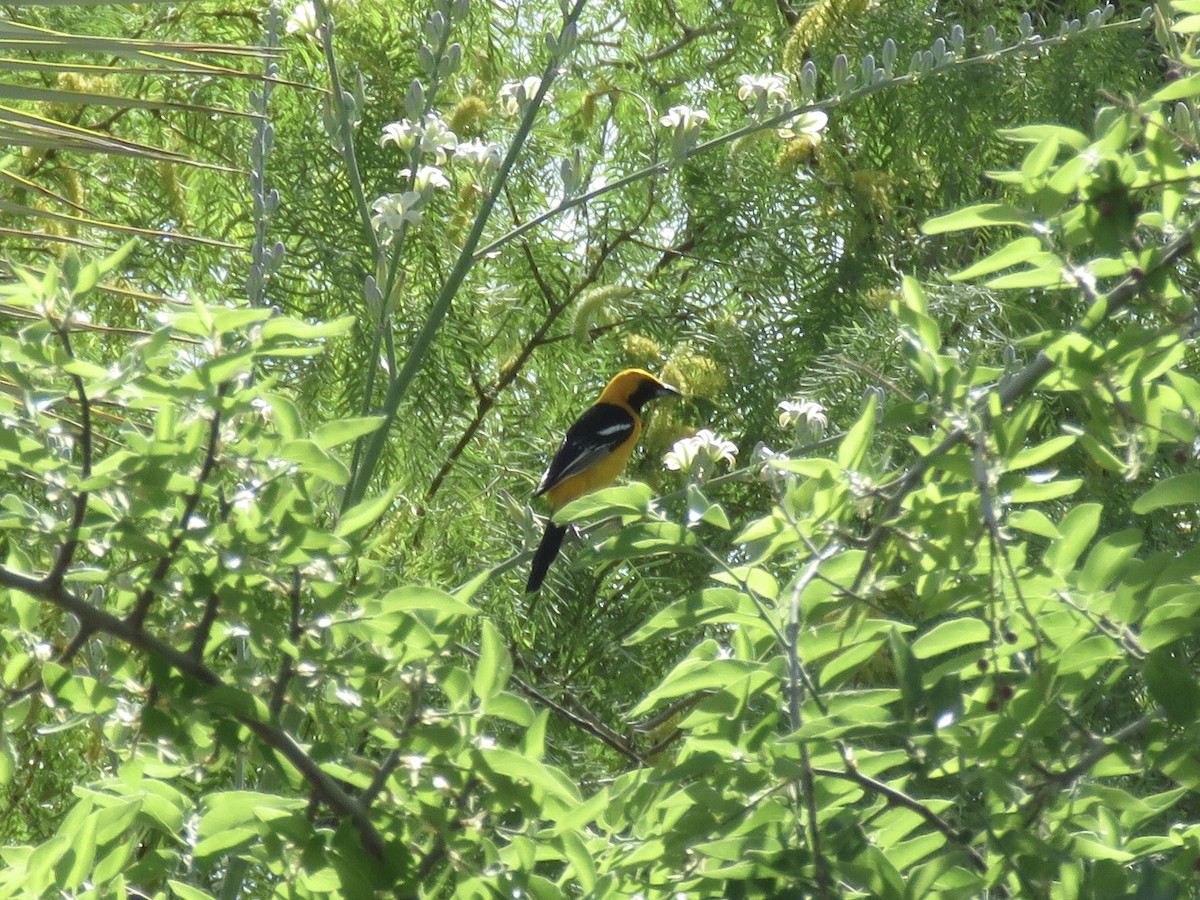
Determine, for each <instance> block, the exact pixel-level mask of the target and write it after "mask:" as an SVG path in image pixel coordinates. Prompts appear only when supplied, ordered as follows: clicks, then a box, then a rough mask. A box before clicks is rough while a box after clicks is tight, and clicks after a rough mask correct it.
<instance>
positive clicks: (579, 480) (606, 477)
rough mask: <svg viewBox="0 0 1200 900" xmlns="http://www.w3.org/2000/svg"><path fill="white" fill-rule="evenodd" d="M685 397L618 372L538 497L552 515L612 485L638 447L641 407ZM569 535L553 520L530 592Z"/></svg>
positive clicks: (567, 442)
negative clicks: (543, 497) (546, 502)
mask: <svg viewBox="0 0 1200 900" xmlns="http://www.w3.org/2000/svg"><path fill="white" fill-rule="evenodd" d="M681 396H683V395H682V394H681V393H680V392H679V391H678V390H676V389H675V388H673V387H671V386H670V385H669V384H663V383H662V382H661V381H659V380H658V379H657V378H655V377H654V376H653V375H651V374H650V373H649V372H647V371H645V370H644V369H626V370H625V371H623V372H618V373H617V374H616V375H614V376H613V379H612V381H610V382H609V383H608V386H607V387H605V388H604V391H603V392H602V393H601V394H600V399H599V400H597V401H596V402H595V404H594V405H593V406H592V407H591V408H590V409H589V410H588V411H587V412H585V413H584V414H583V415H582V416H580V417H579V418H578V419H577V420H576V421H575V424H574V425H572V426H571V427H570V428H568V429H567V436H566V437H565V438H563V442H562V446H560V447H559V448H558V452H557V453H555V454H554V459H553V460H551V462H550V467H549V468H548V469H546V474H544V475H543V476H542V480H541V481H540V482H539V483H538V486H537V490H536V491H534V492H533V495H534V496H535V497H540V496H541V495H542V494H545V495H546V497H547V498H548V499H549V501H550V507H551V516H553V514H554V513H555V512H557V511H558V510H559V508H560V507H562V506H564V505H565V504H567V503H569V502H570V501H572V500H574V499H575V498H576V497H580V496H582V495H584V494H586V493H588V492H589V491H594V490H596V489H598V488H602V487H604V486H606V485H608V484H611V483H612V481H613V479H614V478H616V477H617V476H618V475H619V474H620V473H621V470H622V469H624V468H625V463H627V462H629V457H630V455H631V454H632V453H633V448H634V447H635V446H637V442H638V437H640V436H641V433H642V416H641V412H642V407H643V406H644V405H645V404H646V403H647V402H648V401H650V400H653V399H655V398H656V397H681ZM566 533H567V527H566V526H565V525H556V524H554V520H553V518H551V520H550V521H549V522H547V523H546V533H545V534H544V535H543V536H542V542H541V543H540V544H538V548H537V553H535V554H534V556H533V568H532V569H531V570H530V572H529V582H528V584H526V586H525V591H526V592H527V593H532V592H533V591H536V590H537V589H538V588H539V587H541V586H542V580H543V579H544V578H545V577H546V570H547V569H549V568H550V563H552V562H553V561H554V557H556V556H557V555H558V548H559V547H560V546H561V545H562V539H563V535H564V534H566Z"/></svg>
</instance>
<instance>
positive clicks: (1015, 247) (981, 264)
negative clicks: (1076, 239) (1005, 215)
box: [950, 235, 1042, 281]
mask: <svg viewBox="0 0 1200 900" xmlns="http://www.w3.org/2000/svg"><path fill="white" fill-rule="evenodd" d="M1041 251H1042V242H1041V240H1040V239H1038V238H1036V237H1030V236H1028V235H1026V236H1025V237H1019V238H1017V239H1016V240H1015V241H1010V242H1009V243H1007V244H1005V245H1004V246H1003V247H1001V248H1000V249H999V250H997V251H996V252H995V253H992V254H989V255H988V256H985V257H984V258H983V259H981V260H979V261H978V262H977V263H975V264H974V265H970V266H967V268H965V269H963V270H962V271H961V272H958V273H957V274H955V275H951V276H950V280H951V281H969V280H970V279H973V278H978V277H980V276H981V275H991V274H992V273H993V272H999V271H1000V270H1001V269H1007V268H1009V267H1010V266H1016V265H1022V264H1026V263H1028V262H1029V259H1030V257H1032V256H1033V255H1034V254H1036V253H1039V252H1041Z"/></svg>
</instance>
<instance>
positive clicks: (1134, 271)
mask: <svg viewBox="0 0 1200 900" xmlns="http://www.w3.org/2000/svg"><path fill="white" fill-rule="evenodd" d="M1129 274H1130V275H1132V276H1133V277H1134V278H1141V277H1142V276H1143V275H1145V274H1146V273H1145V272H1143V271H1142V267H1141V266H1134V267H1133V268H1131V269H1130V270H1129Z"/></svg>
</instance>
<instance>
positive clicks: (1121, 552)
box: [1079, 528, 1142, 591]
mask: <svg viewBox="0 0 1200 900" xmlns="http://www.w3.org/2000/svg"><path fill="white" fill-rule="evenodd" d="M1141 545H1142V532H1141V529H1139V528H1126V529H1124V530H1122V531H1118V532H1116V533H1115V534H1110V535H1108V536H1106V537H1105V538H1103V539H1102V540H1100V541H1098V542H1097V543H1096V546H1095V547H1093V548H1092V550H1091V552H1090V553H1088V558H1087V562H1086V563H1084V565H1083V571H1081V572H1080V573H1079V586H1080V587H1081V588H1083V589H1084V590H1085V591H1102V590H1105V589H1106V588H1108V587H1109V585H1111V584H1112V583H1113V581H1114V580H1115V579H1116V578H1117V576H1118V574H1119V573H1120V572H1121V570H1122V568H1123V567H1124V566H1125V563H1126V562H1128V561H1129V560H1130V559H1131V558H1132V557H1133V554H1135V553H1137V551H1138V548H1139V547H1140V546H1141Z"/></svg>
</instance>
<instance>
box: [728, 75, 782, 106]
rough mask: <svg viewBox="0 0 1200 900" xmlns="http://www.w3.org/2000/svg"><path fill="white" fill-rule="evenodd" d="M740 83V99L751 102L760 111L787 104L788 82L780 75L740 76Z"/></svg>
mask: <svg viewBox="0 0 1200 900" xmlns="http://www.w3.org/2000/svg"><path fill="white" fill-rule="evenodd" d="M738 83H739V84H740V85H741V87H740V88H738V99H739V100H741V101H743V102H745V101H747V100H749V101H750V102H752V103H753V104H754V107H755V109H757V110H759V111H763V112H765V111H766V110H767V109H768V108H769V107H772V106H781V105H783V104H784V103H786V102H787V97H788V91H787V82H786V81H784V80H783V79H782V78H780V77H779V76H778V75H739V76H738Z"/></svg>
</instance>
